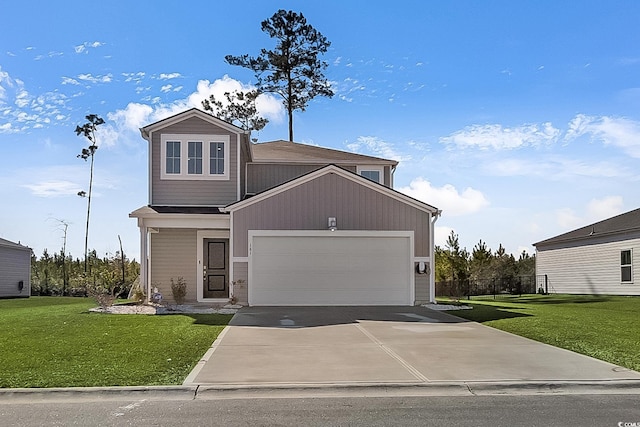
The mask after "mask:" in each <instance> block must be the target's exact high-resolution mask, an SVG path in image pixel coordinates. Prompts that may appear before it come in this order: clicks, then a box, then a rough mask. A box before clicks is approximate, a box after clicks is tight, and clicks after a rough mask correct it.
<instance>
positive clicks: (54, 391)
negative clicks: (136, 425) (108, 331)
mask: <svg viewBox="0 0 640 427" xmlns="http://www.w3.org/2000/svg"><path fill="white" fill-rule="evenodd" d="M197 390H198V387H197V386H128V387H64V388H63V387H60V388H0V404H2V403H3V402H7V403H8V402H13V403H16V402H19V401H25V402H27V401H28V402H30V403H32V402H36V401H47V402H56V401H80V400H86V401H91V400H122V399H123V398H127V399H147V400H159V399H171V400H193V399H195V396H196V392H197Z"/></svg>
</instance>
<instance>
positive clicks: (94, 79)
mask: <svg viewBox="0 0 640 427" xmlns="http://www.w3.org/2000/svg"><path fill="white" fill-rule="evenodd" d="M112 78H113V75H112V74H110V73H109V74H106V75H98V76H94V75H92V74H90V73H87V74H78V80H82V81H85V82H89V83H110V82H111V79H112Z"/></svg>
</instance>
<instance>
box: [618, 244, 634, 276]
mask: <svg viewBox="0 0 640 427" xmlns="http://www.w3.org/2000/svg"><path fill="white" fill-rule="evenodd" d="M632 261H633V260H632V252H631V249H626V250H623V251H620V281H621V282H622V283H633V262H632Z"/></svg>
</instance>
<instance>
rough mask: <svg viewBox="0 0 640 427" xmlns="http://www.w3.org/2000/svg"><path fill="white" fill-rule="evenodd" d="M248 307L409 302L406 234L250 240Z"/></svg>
mask: <svg viewBox="0 0 640 427" xmlns="http://www.w3.org/2000/svg"><path fill="white" fill-rule="evenodd" d="M251 246H252V252H251V256H250V264H251V266H250V270H251V281H250V284H249V303H250V304H252V305H336V304H338V305H407V304H412V302H413V301H412V299H413V293H412V286H413V282H412V274H411V273H412V270H411V265H412V263H411V249H412V242H411V239H410V236H407V235H405V236H399V237H398V236H394V237H379V236H376V237H362V236H356V237H353V236H349V237H340V236H338V235H337V234H335V233H333V234H330V235H328V236H326V235H325V236H293V237H292V236H254V237H253V239H252V242H251Z"/></svg>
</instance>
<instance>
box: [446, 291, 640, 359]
mask: <svg viewBox="0 0 640 427" xmlns="http://www.w3.org/2000/svg"><path fill="white" fill-rule="evenodd" d="M441 302H442V303H446V302H447V301H446V300H444V299H443V300H442V301H441ZM461 302H462V303H465V304H466V303H469V304H470V305H472V306H473V310H458V311H451V312H450V314H453V315H455V316H459V317H463V318H465V319H469V320H473V321H476V322H480V323H483V324H485V325H488V326H491V327H494V328H497V329H502V330H503V331H507V332H511V333H514V334H517V335H521V336H523V337H527V338H531V339H534V340H536V341H541V342H544V343H547V344H551V345H554V346H556V347H562V348H566V349H568V350H572V351H575V352H577V353H582V354H586V355H588V356H592V357H595V358H597V359H601V360H605V361H607V362H610V363H613V364H616V365H620V366H624V367H627V368H630V369H633V370H636V371H640V297H620V296H602V295H598V296H587V295H527V296H522V297H515V296H513V297H512V296H500V297H498V299H496V300H494V299H493V297H472V299H471V301H466V300H463V301H461Z"/></svg>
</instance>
